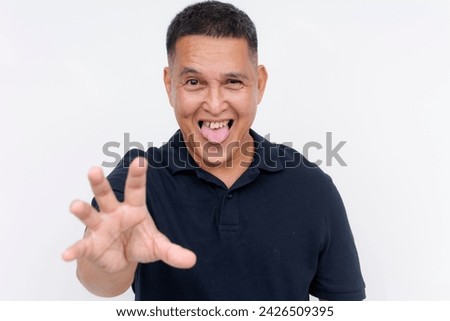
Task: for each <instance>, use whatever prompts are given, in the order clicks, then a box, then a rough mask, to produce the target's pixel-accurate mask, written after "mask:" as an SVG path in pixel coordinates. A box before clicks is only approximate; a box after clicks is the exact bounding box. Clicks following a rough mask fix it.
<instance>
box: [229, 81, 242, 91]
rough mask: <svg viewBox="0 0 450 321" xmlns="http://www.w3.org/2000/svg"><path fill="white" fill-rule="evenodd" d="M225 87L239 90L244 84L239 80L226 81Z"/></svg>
mask: <svg viewBox="0 0 450 321" xmlns="http://www.w3.org/2000/svg"><path fill="white" fill-rule="evenodd" d="M226 86H227V87H228V88H230V89H240V88H242V87H243V86H244V83H243V82H242V81H241V80H239V79H228V80H227V81H226Z"/></svg>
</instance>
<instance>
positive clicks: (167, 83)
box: [164, 67, 173, 107]
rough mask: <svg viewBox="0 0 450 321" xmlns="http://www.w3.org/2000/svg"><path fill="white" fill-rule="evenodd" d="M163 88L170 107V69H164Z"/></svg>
mask: <svg viewBox="0 0 450 321" xmlns="http://www.w3.org/2000/svg"><path fill="white" fill-rule="evenodd" d="M164 86H165V87H166V93H167V97H168V98H169V102H170V105H171V106H172V107H173V104H172V77H171V74H170V67H165V68H164Z"/></svg>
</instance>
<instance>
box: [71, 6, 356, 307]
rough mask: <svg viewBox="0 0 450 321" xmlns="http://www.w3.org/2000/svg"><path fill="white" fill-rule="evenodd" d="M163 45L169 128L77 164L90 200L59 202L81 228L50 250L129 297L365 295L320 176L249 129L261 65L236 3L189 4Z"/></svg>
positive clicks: (335, 203)
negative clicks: (160, 139) (105, 162)
mask: <svg viewBox="0 0 450 321" xmlns="http://www.w3.org/2000/svg"><path fill="white" fill-rule="evenodd" d="M167 55H168V61H169V67H167V68H165V69H164V83H165V87H166V90H167V94H168V97H169V101H170V104H171V105H172V107H173V109H174V112H175V117H176V119H177V122H178V124H179V127H180V130H179V131H177V132H176V133H175V135H174V136H173V137H172V138H171V139H170V141H169V142H168V143H167V144H165V145H163V146H162V147H161V148H150V149H149V150H148V151H147V152H144V151H139V150H132V151H130V152H129V153H127V155H125V156H124V158H123V159H122V161H121V162H120V164H119V165H118V166H117V167H116V168H115V170H114V171H113V172H112V173H111V174H110V175H109V176H108V179H106V178H105V177H104V176H103V173H102V171H101V169H99V168H93V169H91V170H90V172H89V175H88V176H89V180H90V183H91V186H92V189H93V192H94V195H95V200H94V201H93V206H94V207H91V205H89V204H88V203H85V202H82V201H75V202H73V203H72V205H71V211H72V212H73V213H74V214H75V215H76V216H77V217H78V218H80V219H81V220H82V221H83V223H84V224H85V225H86V232H85V236H84V238H83V239H82V240H80V241H78V242H77V243H75V244H74V245H72V246H71V247H70V248H68V249H67V250H66V251H65V252H64V254H63V257H64V259H65V260H68V261H70V260H75V259H76V260H77V263H78V268H77V275H78V278H79V279H80V281H81V282H82V284H83V285H84V286H85V287H86V288H87V289H88V290H90V291H91V292H92V293H95V294H97V295H101V296H115V295H119V294H121V293H123V292H124V291H126V290H127V289H128V288H129V287H130V286H132V287H133V290H134V292H135V296H136V300H308V299H309V294H312V295H314V296H316V297H319V298H320V299H325V300H362V299H364V298H365V289H364V281H363V279H362V276H361V272H360V267H359V262H358V255H357V252H356V248H355V244H354V241H353V237H352V233H351V230H350V227H349V224H348V220H347V216H346V213H345V209H344V206H343V203H342V201H341V198H340V196H339V194H338V192H337V190H336V188H335V186H334V185H333V183H332V180H331V179H330V178H329V177H328V176H327V175H326V174H324V173H323V172H322V171H321V170H320V169H319V168H318V167H317V166H315V165H314V164H311V163H310V162H308V161H307V160H306V159H304V158H303V157H302V156H301V155H300V154H299V153H298V152H296V151H295V150H293V149H291V148H289V147H286V146H283V145H276V144H272V143H270V142H269V141H267V140H265V139H263V138H262V137H261V136H259V135H258V134H257V133H255V132H254V131H252V130H251V129H250V127H251V125H252V123H253V120H254V118H255V114H256V110H257V105H258V104H259V102H260V101H261V99H262V97H263V94H264V89H265V86H266V81H267V71H266V69H265V67H264V66H262V65H258V55H257V37H256V29H255V26H254V24H253V22H252V21H251V20H250V18H249V17H248V16H247V14H245V13H244V12H242V11H241V10H239V9H237V8H235V7H234V6H232V5H230V4H225V3H221V2H217V1H207V2H201V3H198V4H194V5H191V6H188V7H187V8H185V9H184V10H183V11H182V12H180V13H179V14H178V15H177V16H176V17H175V18H174V20H173V21H172V23H171V24H170V26H169V28H168V32H167ZM169 240H170V241H169ZM172 242H173V243H172ZM194 253H195V254H194Z"/></svg>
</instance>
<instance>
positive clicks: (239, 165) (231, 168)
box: [191, 135, 255, 188]
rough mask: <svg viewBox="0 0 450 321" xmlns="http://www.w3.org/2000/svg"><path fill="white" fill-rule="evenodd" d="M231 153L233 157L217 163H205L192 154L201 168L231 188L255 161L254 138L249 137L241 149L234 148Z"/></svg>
mask: <svg viewBox="0 0 450 321" xmlns="http://www.w3.org/2000/svg"><path fill="white" fill-rule="evenodd" d="M230 153H231V155H229V156H228V155H226V160H225V161H221V162H215V163H205V162H204V161H202V160H199V159H198V158H197V157H195V153H192V154H194V160H195V161H196V162H197V164H199V166H200V168H202V169H203V170H205V171H207V172H208V173H210V174H212V175H214V176H216V177H217V178H218V179H220V180H221V181H222V182H223V183H224V184H225V185H226V186H227V187H228V188H230V187H231V186H232V185H233V184H234V183H235V182H236V181H237V180H238V178H239V177H240V176H241V175H242V174H243V173H244V172H245V171H246V170H247V168H248V167H249V166H250V165H251V163H252V161H253V156H254V154H255V144H254V141H253V137H251V136H250V135H248V137H247V139H245V140H244V141H243V142H241V143H240V146H239V148H238V147H236V148H232V149H231V151H230ZM192 154H191V155H192Z"/></svg>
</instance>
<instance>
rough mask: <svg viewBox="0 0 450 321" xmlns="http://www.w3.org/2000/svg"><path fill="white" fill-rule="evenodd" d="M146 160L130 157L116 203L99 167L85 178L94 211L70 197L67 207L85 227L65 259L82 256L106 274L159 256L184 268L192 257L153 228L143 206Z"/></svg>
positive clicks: (172, 264)
mask: <svg viewBox="0 0 450 321" xmlns="http://www.w3.org/2000/svg"><path fill="white" fill-rule="evenodd" d="M147 167H148V165H147V162H146V160H145V159H144V158H140V157H138V158H136V159H135V160H134V161H133V162H132V163H131V164H130V168H129V171H128V176H127V180H126V183H125V199H124V201H123V202H119V201H118V200H117V198H116V196H115V195H114V192H113V191H112V189H111V186H110V184H109V182H108V180H107V179H106V178H105V177H104V175H103V172H102V170H101V169H100V168H98V167H95V168H92V169H91V170H90V171H89V174H88V177H89V181H90V184H91V187H92V190H93V192H94V195H95V199H96V201H97V204H98V205H99V209H100V211H97V210H96V209H94V208H93V207H92V206H90V205H89V204H88V203H86V202H83V201H74V202H73V203H72V205H71V207H70V211H71V212H72V213H73V214H74V215H75V216H77V217H78V218H79V219H80V220H81V221H82V222H83V223H84V224H85V225H86V227H87V229H86V233H85V236H84V238H83V239H82V240H80V241H78V242H76V243H75V244H73V245H72V246H70V247H69V248H68V249H67V250H66V251H65V252H64V253H63V258H64V259H65V260H66V261H72V260H75V259H87V260H89V261H91V262H93V263H94V264H95V265H96V266H98V267H99V268H101V269H103V270H104V271H105V272H108V273H116V272H118V271H121V270H122V269H124V268H126V267H128V266H129V265H130V264H136V263H149V262H154V261H157V260H162V261H164V262H165V263H167V264H169V265H171V266H174V267H177V268H190V267H192V266H193V265H194V264H195V261H196V257H195V254H194V253H192V252H191V251H189V250H187V249H184V248H182V247H181V246H179V245H176V244H173V243H172V242H170V240H169V239H168V238H167V237H166V236H165V235H164V234H162V233H161V232H160V231H159V230H158V228H157V227H156V225H155V223H154V221H153V219H152V217H151V215H150V213H149V211H148V209H147V205H146V197H145V196H146V174H147Z"/></svg>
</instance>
